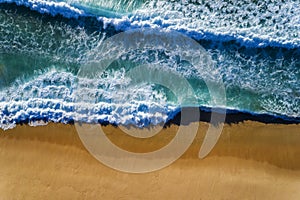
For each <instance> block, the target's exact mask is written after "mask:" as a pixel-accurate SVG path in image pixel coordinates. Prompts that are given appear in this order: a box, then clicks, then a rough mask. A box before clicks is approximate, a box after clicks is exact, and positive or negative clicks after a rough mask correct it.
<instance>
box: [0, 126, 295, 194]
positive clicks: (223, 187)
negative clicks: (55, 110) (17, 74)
mask: <svg viewBox="0 0 300 200" xmlns="http://www.w3.org/2000/svg"><path fill="white" fill-rule="evenodd" d="M207 128H208V124H207V123H204V122H200V128H199V131H198V134H197V136H196V139H195V140H194V142H193V144H192V145H191V146H190V148H189V149H188V150H187V152H186V153H185V154H184V155H183V156H181V158H180V159H179V160H177V161H175V162H174V163H173V164H172V165H170V166H168V167H166V168H164V169H162V170H159V171H156V172H151V173H145V174H128V173H123V172H119V171H116V170H113V169H110V168H108V167H106V166H105V165H103V164H101V163H100V162H99V161H97V160H96V159H95V158H94V157H93V156H92V155H91V154H90V153H89V152H88V151H87V150H86V149H85V147H84V146H83V144H82V143H81V141H80V139H79V136H78V134H77V132H76V129H75V126H74V125H63V124H48V125H47V126H40V127H30V126H28V125H22V126H21V125H18V126H17V127H16V128H14V129H12V130H8V131H3V130H1V131H0V160H1V165H0V199H1V200H10V199H18V200H19V199H56V200H57V199H72V200H75V199H166V198H168V199H273V200H274V199H280V200H281V199H299V198H300V190H299V188H300V156H299V155H300V146H299V144H300V126H299V125H293V124H291V125H280V124H263V123H258V122H251V121H246V122H244V123H238V124H231V125H229V124H225V126H224V129H223V132H222V135H221V138H220V140H219V141H218V143H217V145H216V146H215V148H214V149H213V151H212V152H211V153H210V154H209V155H208V156H207V157H206V158H205V159H202V160H200V159H199V158H198V152H199V149H200V146H201V144H202V141H203V138H204V134H205V132H206V130H207ZM103 129H104V130H105V132H106V134H107V136H108V137H109V139H110V140H111V141H112V142H114V143H115V144H117V145H118V146H120V147H121V148H124V149H126V150H129V151H134V152H148V151H153V150H155V149H159V148H161V147H162V146H164V145H165V144H166V143H167V142H168V141H170V140H171V139H172V137H173V135H174V132H176V130H177V129H178V127H177V126H176V125H172V126H171V127H169V128H166V129H163V131H162V132H161V133H159V134H158V135H156V136H154V137H153V138H149V139H138V138H132V137H131V136H128V135H126V134H124V133H122V132H121V130H120V129H119V128H116V127H113V126H106V127H103Z"/></svg>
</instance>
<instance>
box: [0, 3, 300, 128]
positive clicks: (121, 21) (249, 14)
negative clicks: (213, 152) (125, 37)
mask: <svg viewBox="0 0 300 200" xmlns="http://www.w3.org/2000/svg"><path fill="white" fill-rule="evenodd" d="M141 29H143V30H145V29H147V30H154V32H155V34H162V35H163V34H164V33H168V32H172V31H175V32H178V33H180V34H183V35H184V36H185V37H188V38H190V39H193V40H195V41H196V42H197V43H198V44H199V45H201V46H202V47H203V49H204V50H205V52H206V53H207V55H209V57H211V59H212V63H210V64H211V65H212V66H211V68H207V69H206V68H203V69H202V70H201V71H199V70H197V69H195V67H193V65H192V64H191V63H189V62H186V61H184V60H182V59H180V56H179V55H178V54H176V52H169V51H168V50H167V49H164V48H161V47H160V48H155V45H154V47H152V48H150V49H149V48H148V49H145V50H137V51H134V52H132V51H131V52H123V55H121V56H120V57H118V58H116V60H115V61H114V62H112V63H111V64H110V66H109V67H107V69H105V71H103V73H101V74H96V76H93V77H89V78H88V77H82V76H80V72H81V69H82V66H85V65H86V64H87V63H88V62H90V58H91V52H94V53H95V49H96V50H97V49H98V48H101V45H103V44H105V41H106V40H107V39H108V38H110V37H114V36H116V35H117V34H120V33H122V32H124V31H134V30H136V31H137V32H138V31H142V30H141ZM150 32H151V31H150ZM170 37H172V34H170ZM173 37H174V39H175V37H176V34H175V35H174V36H173ZM154 44H156V43H154ZM156 46H157V47H159V46H160V45H159V42H157V44H156ZM111 48H115V47H111ZM93 55H94V54H93ZM96 56H98V57H99V58H101V59H105V54H101V52H100V53H98V54H97V55H96ZM141 64H143V65H145V64H147V65H149V66H152V65H153V66H156V67H155V70H156V72H157V74H160V75H156V77H157V76H158V79H160V80H163V81H165V79H166V75H167V76H168V74H172V73H177V74H180V76H181V77H183V78H184V79H185V80H186V81H187V82H188V83H189V85H190V86H191V87H192V89H193V91H194V93H193V98H194V99H196V101H192V102H189V103H187V104H184V105H183V104H181V103H180V99H181V98H183V97H181V96H178V95H175V94H174V93H173V92H172V91H170V90H169V89H168V88H166V87H164V86H163V85H160V84H155V83H139V84H132V80H131V78H130V77H128V76H127V72H129V71H130V70H132V69H133V68H135V67H136V66H137V65H141ZM214 74H218V77H217V78H218V80H219V79H221V80H222V82H223V84H224V87H225V91H226V103H224V104H218V103H216V102H214V101H213V99H212V98H211V94H210V91H209V89H208V87H207V85H206V82H205V80H209V81H210V82H212V83H214V82H215V81H216V80H215V79H214V78H216V77H215V76H213V75H214ZM169 78H170V77H169ZM171 79H172V77H171ZM171 81H172V80H171ZM173 83H174V85H175V87H176V88H177V89H178V91H182V94H185V93H184V90H185V88H184V87H183V86H182V84H180V83H178V82H177V81H176V79H175V80H173ZM81 84H85V85H87V86H88V87H87V88H88V90H86V91H80V95H81V94H85V95H87V96H88V97H92V98H89V100H91V99H92V101H88V102H86V104H84V106H81V105H82V104H80V103H81V102H79V101H78V87H79V88H80V86H81ZM179 93H180V92H179ZM83 96H84V95H83ZM183 106H192V107H204V108H211V107H221V108H226V109H230V110H236V111H239V112H250V113H255V114H268V115H270V116H282V117H286V118H289V119H298V121H299V118H300V2H299V1H296V0H294V1H293V0H285V1H273V0H264V1H255V0H243V1H234V0H223V1H202V0H189V1H188V0H186V1H183V0H182V1H178V0H173V1H163V0H150V1H147V0H143V1H141V0H139V1H137V0H126V1H117V0H105V1H104V0H103V1H102V0H84V1H83V0H66V1H59V0H57V1H49V0H0V128H2V129H9V128H13V127H15V126H16V124H18V123H29V124H30V125H34V126H35V125H43V124H45V123H47V122H59V123H73V122H74V121H79V122H88V123H97V122H101V123H112V124H117V125H118V124H122V125H134V126H138V127H145V126H149V125H156V124H161V123H165V122H167V121H168V120H171V119H172V118H173V117H174V116H175V115H176V114H177V113H178V112H179V111H180V108H181V107H183Z"/></svg>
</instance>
